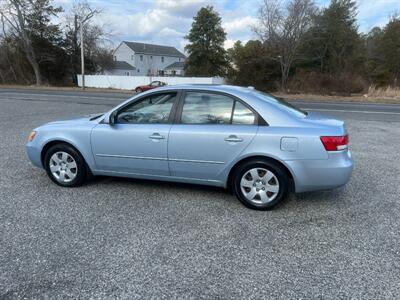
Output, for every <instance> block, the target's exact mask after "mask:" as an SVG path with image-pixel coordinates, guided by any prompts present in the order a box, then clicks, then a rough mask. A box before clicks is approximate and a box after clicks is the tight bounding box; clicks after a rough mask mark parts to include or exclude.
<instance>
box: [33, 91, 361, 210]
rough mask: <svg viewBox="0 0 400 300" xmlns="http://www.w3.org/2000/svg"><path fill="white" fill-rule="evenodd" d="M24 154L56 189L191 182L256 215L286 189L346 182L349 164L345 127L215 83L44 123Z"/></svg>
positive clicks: (311, 188)
mask: <svg viewBox="0 0 400 300" xmlns="http://www.w3.org/2000/svg"><path fill="white" fill-rule="evenodd" d="M27 152H28V156H29V158H30V160H31V161H32V163H33V164H34V165H36V166H38V167H41V168H44V169H45V170H46V171H47V174H48V176H49V177H50V179H51V180H52V181H54V182H55V183H56V184H58V185H60V186H64V187H72V186H78V185H80V184H82V183H83V182H84V181H85V179H86V178H87V175H88V174H93V175H108V176H121V177H132V178H144V179H156V180H166V181H177V182H187V183H197V184H204V185H214V186H220V187H225V188H228V187H230V188H231V189H232V190H233V191H234V193H235V194H236V196H237V197H238V199H239V200H240V201H241V202H242V203H243V204H244V205H246V206H248V207H250V208H254V209H260V210H265V209H269V208H271V207H273V206H274V205H276V204H277V203H279V202H280V201H281V200H282V199H284V198H285V196H286V195H287V194H288V193H289V192H290V191H294V192H298V193H299V192H305V191H315V190H321V189H329V188H335V187H338V186H341V185H344V184H346V183H347V182H348V181H349V179H350V176H351V173H352V168H353V162H352V157H351V153H350V150H349V149H348V135H347V132H346V129H345V127H344V123H343V121H339V120H335V119H333V118H331V117H327V116H322V115H319V114H316V113H309V112H305V111H303V110H300V109H298V108H296V107H294V106H292V105H291V104H289V103H286V102H285V101H283V100H280V99H276V98H274V97H273V96H271V95H268V94H265V93H262V92H259V91H257V90H254V89H250V88H243V87H235V86H223V85H221V86H217V85H215V86H212V85H211V86H210V85H181V86H169V87H162V88H159V89H157V90H153V91H148V92H145V93H143V94H139V95H136V96H134V97H132V98H130V99H129V100H127V101H126V102H124V103H122V104H121V105H119V106H117V107H115V108H113V109H112V110H110V111H109V112H107V113H105V114H98V115H92V116H87V117H83V118H79V119H74V120H67V121H58V122H51V123H48V124H46V125H43V126H41V127H39V128H36V129H35V130H34V131H33V132H32V133H31V134H30V136H29V142H28V144H27Z"/></svg>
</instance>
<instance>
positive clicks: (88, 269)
mask: <svg viewBox="0 0 400 300" xmlns="http://www.w3.org/2000/svg"><path fill="white" fill-rule="evenodd" d="M90 101H92V102H93V103H91V102H90ZM94 104H96V105H94ZM109 107H110V105H109V104H102V102H100V103H99V102H95V100H90V99H85V101H84V102H83V101H76V102H74V101H71V102H68V101H57V99H55V100H54V101H50V102H45V101H28V100H20V101H19V100H11V99H9V97H7V96H1V94H0V129H1V143H0V168H1V175H0V238H1V239H0V298H1V299H8V298H11V299H14V298H15V299H20V298H51V299H53V298H122V299H135V298H137V299H139V298H140V299H142V298H146V299H148V298H157V299H159V298H165V299H170V298H183V299H186V298H196V299H197V298H213V299H215V298H219V299H232V298H244V299H250V298H283V299H287V298H324V299H333V298H335V299H336V298H356V299H367V298H368V299H382V298H392V299H395V298H397V299H399V298H400V233H399V232H400V218H399V216H400V205H399V201H400V199H399V198H400V187H399V186H400V185H399V183H400V151H399V146H400V126H399V125H400V122H386V121H365V120H360V119H358V118H353V117H352V115H351V114H345V116H344V117H345V119H346V121H347V125H348V129H349V132H350V136H351V145H352V151H353V156H354V160H355V169H354V174H353V177H352V180H351V182H350V183H349V184H348V185H347V186H345V187H344V188H340V189H337V190H333V191H324V192H314V193H305V194H300V195H292V196H290V197H289V199H288V200H287V201H285V202H284V203H283V204H282V205H280V206H279V207H278V208H277V209H275V210H273V211H269V212H258V211H253V210H249V209H246V208H245V207H244V206H242V205H241V204H240V203H239V202H238V201H237V200H236V198H235V197H234V196H232V195H231V194H229V193H227V192H226V191H224V190H222V189H217V188H210V187H203V186H195V185H184V184H172V183H161V182H150V181H138V180H127V179H118V178H105V177H103V178H97V179H95V180H94V181H93V182H91V183H89V184H87V185H85V186H83V187H81V188H74V189H65V188H61V187H58V186H56V185H55V184H53V183H51V182H50V180H49V179H48V178H47V177H46V175H45V173H44V171H43V170H40V169H37V168H35V167H33V166H32V165H31V164H30V163H29V161H28V159H27V157H26V154H25V148H24V145H25V142H26V137H27V135H28V133H29V132H30V130H31V129H32V128H34V127H36V126H38V125H40V124H42V123H45V122H47V121H50V120H55V119H59V118H64V117H69V116H74V115H82V114H86V113H92V112H99V111H103V110H107V109H108V108H109ZM392 117H393V116H392ZM399 121H400V117H399Z"/></svg>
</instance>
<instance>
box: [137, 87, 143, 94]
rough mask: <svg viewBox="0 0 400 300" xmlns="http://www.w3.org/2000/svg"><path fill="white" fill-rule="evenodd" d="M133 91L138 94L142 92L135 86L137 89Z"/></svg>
mask: <svg viewBox="0 0 400 300" xmlns="http://www.w3.org/2000/svg"><path fill="white" fill-rule="evenodd" d="M135 92H136V93H138V94H140V93H141V92H143V91H142V89H141V88H137V89H136V90H135Z"/></svg>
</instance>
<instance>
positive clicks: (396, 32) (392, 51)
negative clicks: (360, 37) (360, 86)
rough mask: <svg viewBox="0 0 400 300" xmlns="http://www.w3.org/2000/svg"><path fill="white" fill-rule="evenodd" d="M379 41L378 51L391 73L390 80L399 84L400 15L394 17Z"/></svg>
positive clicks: (395, 84) (385, 66)
mask: <svg viewBox="0 0 400 300" xmlns="http://www.w3.org/2000/svg"><path fill="white" fill-rule="evenodd" d="M378 43H379V44H378V46H377V52H378V53H379V55H381V62H382V65H383V66H384V70H385V71H386V72H387V73H388V74H389V76H388V81H391V83H392V84H393V85H394V86H397V85H399V83H400V82H399V77H400V17H392V19H391V20H390V21H389V23H388V24H387V25H386V27H385V28H384V29H383V33H382V37H381V39H380V40H379V42H378Z"/></svg>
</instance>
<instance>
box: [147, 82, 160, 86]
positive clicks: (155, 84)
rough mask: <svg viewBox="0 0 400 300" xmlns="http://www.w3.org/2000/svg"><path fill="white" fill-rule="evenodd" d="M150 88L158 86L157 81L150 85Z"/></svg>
mask: <svg viewBox="0 0 400 300" xmlns="http://www.w3.org/2000/svg"><path fill="white" fill-rule="evenodd" d="M149 85H150V86H157V85H158V84H157V81H153V82H152V83H150V84H149Z"/></svg>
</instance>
